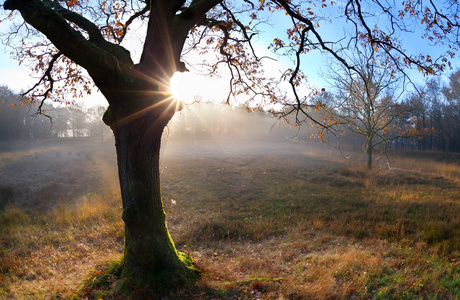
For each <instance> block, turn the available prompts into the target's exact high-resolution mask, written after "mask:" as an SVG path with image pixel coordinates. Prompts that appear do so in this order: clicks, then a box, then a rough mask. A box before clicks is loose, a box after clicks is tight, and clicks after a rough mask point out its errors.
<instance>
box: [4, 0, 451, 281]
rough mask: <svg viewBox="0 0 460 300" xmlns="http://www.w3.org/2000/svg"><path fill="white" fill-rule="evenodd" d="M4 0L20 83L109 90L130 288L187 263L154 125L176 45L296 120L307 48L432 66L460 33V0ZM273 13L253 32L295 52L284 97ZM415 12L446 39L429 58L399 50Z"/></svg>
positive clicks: (34, 96) (177, 66) (340, 58)
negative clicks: (339, 24)
mask: <svg viewBox="0 0 460 300" xmlns="http://www.w3.org/2000/svg"><path fill="white" fill-rule="evenodd" d="M2 6H3V9H4V10H5V11H7V13H8V14H10V15H8V16H5V18H4V19H3V21H7V22H9V24H11V30H10V32H6V33H4V34H2V36H3V40H4V42H5V43H6V44H8V45H10V46H13V47H15V55H16V57H17V58H18V59H19V60H20V62H22V63H31V62H34V64H33V65H32V69H33V70H34V71H36V72H38V73H39V74H40V79H39V80H38V82H37V84H36V85H34V86H33V87H31V89H30V90H28V91H26V94H27V95H28V96H29V97H30V98H31V99H30V100H31V101H38V102H41V103H43V101H44V100H45V99H52V100H55V101H61V102H71V101H69V98H68V96H66V93H68V92H71V93H72V94H73V95H74V96H82V95H83V94H84V93H87V92H89V91H90V90H91V87H92V86H93V84H94V85H95V86H96V87H97V88H98V89H99V90H100V91H101V92H102V94H103V95H104V96H105V98H106V99H107V102H108V104H109V107H108V109H107V111H106V112H105V114H104V118H103V119H104V121H105V123H106V124H107V125H108V126H110V128H111V129H112V131H113V133H114V136H115V147H116V150H117V162H118V170H119V179H120V187H121V195H122V202H123V215H122V218H123V221H124V223H125V250H124V258H123V266H122V275H121V277H122V282H124V283H126V284H128V285H129V286H134V287H138V288H144V287H150V288H155V289H159V288H167V287H173V286H175V285H176V284H178V283H182V282H184V281H186V280H189V279H191V278H193V277H194V274H195V271H193V270H192V269H191V268H190V266H189V264H188V262H189V259H187V258H186V256H185V255H183V254H180V253H178V252H177V251H176V248H175V246H174V243H173V241H172V239H171V237H170V235H169V233H168V229H167V227H166V222H165V214H164V211H163V204H162V200H161V192H160V173H159V154H160V141H161V136H162V133H163V130H164V128H165V126H166V125H167V124H168V122H169V120H170V119H171V118H172V116H173V115H174V113H175V112H176V111H178V110H180V109H181V108H182V105H183V104H182V103H181V102H180V101H178V100H177V99H175V98H174V97H173V95H172V94H171V93H170V91H169V85H170V79H171V77H172V76H173V74H174V73H176V72H184V71H187V67H186V64H185V63H184V61H183V57H182V54H183V53H184V54H185V53H189V52H191V51H195V52H196V53H198V54H201V55H203V58H205V57H208V58H209V59H210V62H209V63H208V67H209V71H210V72H211V73H214V72H215V71H216V70H218V69H219V68H218V67H219V66H225V67H226V68H227V70H228V74H229V77H230V80H229V83H230V86H231V89H230V93H231V94H229V96H228V97H227V99H228V101H230V95H245V96H246V95H247V97H248V99H254V100H257V101H262V100H260V99H266V100H267V102H265V103H269V104H274V103H277V102H279V101H283V103H285V104H286V105H288V106H289V107H290V108H292V109H291V110H286V111H287V112H289V111H291V112H295V113H297V115H296V120H297V121H298V122H302V119H301V117H302V116H303V117H305V118H308V117H309V115H308V111H306V108H307V107H308V103H307V102H308V99H307V98H306V97H304V95H303V92H302V90H301V89H300V90H299V87H301V86H302V85H303V82H304V81H305V76H304V74H303V73H302V69H303V68H308V64H307V65H304V64H303V59H304V58H306V59H307V61H308V52H310V51H321V52H322V53H324V54H325V55H329V56H331V57H333V58H334V59H336V61H337V63H339V64H343V65H344V66H346V68H351V69H353V67H352V66H351V65H350V64H349V63H348V62H347V60H346V59H345V58H344V57H345V56H344V53H346V52H347V51H355V49H358V48H360V47H361V46H362V45H367V44H368V45H371V46H372V49H373V51H374V52H375V51H379V52H380V53H384V54H385V55H386V57H387V58H388V60H389V63H391V64H392V66H393V68H394V69H395V70H399V71H402V70H404V68H405V67H416V68H419V69H420V70H421V72H423V73H425V74H428V73H434V72H437V71H442V70H443V69H445V68H446V67H448V66H449V61H448V60H449V59H450V58H451V56H453V55H454V52H455V50H456V49H457V47H458V45H459V40H458V37H459V35H458V30H459V28H460V26H459V24H458V18H459V17H458V15H457V13H458V9H459V4H458V3H457V2H456V1H452V0H447V1H443V2H442V4H437V3H434V2H432V1H429V2H423V3H422V1H420V0H404V1H402V0H401V1H399V2H397V3H389V2H388V1H380V0H347V1H345V2H344V3H343V2H340V3H338V2H337V3H336V2H334V1H333V0H332V1H329V0H328V1H326V0H289V1H288V0H258V1H252V0H241V1H239V0H132V1H126V0H6V1H3V5H2ZM331 13H333V16H334V17H339V18H341V19H342V20H343V21H346V23H345V22H344V26H348V30H347V31H344V32H346V34H345V33H344V36H340V37H337V36H335V37H334V36H328V32H327V31H323V30H322V29H323V28H328V26H329V28H332V27H333V26H334V25H333V26H331V25H330V21H331V20H330V19H329V18H327V17H326V16H327V15H330V14H331ZM272 15H274V16H276V17H280V18H285V20H286V24H282V25H283V26H280V25H281V24H280V23H278V24H276V25H277V27H276V29H277V30H271V31H270V33H272V35H271V36H268V37H267V38H264V39H261V40H260V41H259V43H261V42H263V41H267V40H268V43H267V45H266V46H270V47H271V48H272V49H273V50H274V51H276V52H278V53H279V54H281V55H287V56H289V57H290V58H292V61H293V62H294V64H293V66H287V68H286V69H287V70H286V72H284V73H283V75H282V79H284V80H286V81H287V82H288V83H289V86H290V89H291V92H290V94H288V95H287V98H281V97H279V96H277V95H276V94H275V90H276V85H277V83H278V81H277V80H275V79H273V80H272V79H269V77H268V76H266V75H265V74H264V73H263V72H262V71H263V63H262V62H263V60H262V57H263V56H262V55H260V54H258V53H257V49H260V48H258V47H255V46H254V41H255V40H256V39H255V37H256V36H257V34H258V32H259V31H258V28H259V26H261V25H264V24H266V23H267V22H270V17H271V16H272ZM382 19H385V20H386V21H385V24H382V26H380V24H379V23H378V22H379V20H382ZM414 23H415V24H419V25H420V26H421V28H420V30H421V31H420V34H421V35H425V36H426V38H427V39H429V40H431V41H432V42H433V43H448V44H449V45H450V47H451V48H450V49H448V50H447V52H446V53H443V54H442V55H441V56H440V57H439V58H437V59H435V58H432V57H431V56H429V55H427V54H426V53H408V52H406V51H405V50H404V48H403V45H402V44H401V42H400V35H401V34H403V33H408V34H409V33H410V32H411V31H412V25H409V24H414ZM139 24H143V25H142V26H141V25H139ZM283 27H284V28H283ZM131 28H141V29H142V31H143V33H144V34H143V37H142V39H143V44H142V45H141V46H139V47H140V48H141V49H139V50H141V55H140V58H139V59H136V61H134V60H133V57H132V56H131V53H130V52H129V51H128V50H127V49H126V48H125V47H124V46H123V42H124V41H125V40H126V39H125V38H127V37H128V36H129V35H130V33H131V32H138V30H130V29H131ZM281 30H283V31H284V32H281ZM332 31H334V32H336V31H337V30H336V29H335V27H334V29H333V30H332ZM268 44H270V45H268ZM212 52H213V53H214V54H211V53H212ZM214 57H215V58H216V59H215V60H213V58H214ZM83 70H85V71H83ZM39 110H40V108H39Z"/></svg>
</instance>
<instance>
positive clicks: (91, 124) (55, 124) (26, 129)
mask: <svg viewBox="0 0 460 300" xmlns="http://www.w3.org/2000/svg"><path fill="white" fill-rule="evenodd" d="M42 110H43V111H44V112H45V114H46V116H45V115H36V112H37V104H33V103H30V102H28V101H27V100H26V99H21V96H20V95H18V94H16V93H14V92H12V91H11V90H10V89H9V88H8V87H6V86H0V141H8V140H17V139H43V138H63V137H99V138H103V137H104V136H107V135H111V132H110V130H109V129H108V127H107V126H106V125H105V124H104V123H103V122H102V115H103V114H104V111H105V108H104V107H102V106H99V107H91V108H88V109H85V108H83V107H82V106H81V105H77V104H76V105H72V106H57V107H55V106H53V105H49V104H44V106H43V107H42Z"/></svg>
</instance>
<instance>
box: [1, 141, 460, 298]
mask: <svg viewBox="0 0 460 300" xmlns="http://www.w3.org/2000/svg"><path fill="white" fill-rule="evenodd" d="M181 146H184V145H181ZM168 147H169V146H168ZM302 147H303V146H302ZM302 147H300V146H299V145H289V147H288V150H280V152H279V153H278V152H273V151H269V152H264V151H263V150H261V151H260V153H253V154H246V155H245V156H243V157H239V156H236V155H235V154H227V155H226V156H219V155H216V154H209V153H210V152H209V153H208V154H203V153H198V154H196V155H192V156H191V155H189V154H184V153H187V150H185V151H184V152H182V154H177V153H181V152H180V151H179V152H177V151H176V152H172V153H175V154H174V155H173V154H168V153H166V154H165V156H164V158H163V161H162V166H161V175H162V192H163V200H164V203H165V209H166V213H167V221H168V228H169V229H170V231H171V235H172V237H173V239H174V241H175V243H176V246H177V247H178V248H179V250H180V251H183V252H187V253H190V254H191V256H192V257H193V258H194V260H195V262H196V264H197V265H198V267H200V268H201V269H202V270H203V276H202V279H201V280H200V282H198V284H197V286H196V287H194V288H186V289H179V290H177V291H176V292H175V293H172V294H170V295H168V296H169V297H170V299H211V298H217V299H229V298H238V297H239V298H244V297H247V298H249V299H256V298H261V299H282V298H284V299H331V298H332V299H350V298H358V299H369V298H374V297H377V298H378V299H419V298H421V299H458V297H459V295H460V289H459V286H460V275H459V274H460V266H459V259H460V240H459V238H460V217H459V215H460V207H459V206H460V189H459V178H460V175H459V174H460V166H459V164H458V161H456V158H455V156H450V157H447V158H446V159H441V160H440V159H439V158H437V157H436V155H435V154H428V156H424V155H423V154H417V155H406V153H402V154H399V153H394V154H393V155H392V167H393V166H394V169H393V170H388V169H384V168H381V169H379V168H376V170H374V171H371V172H369V171H366V170H365V165H364V164H363V167H361V166H360V165H357V164H356V163H355V162H352V161H346V160H344V159H343V158H340V157H339V156H336V155H334V154H333V153H332V152H331V153H329V156H324V155H320V154H321V153H322V154H323V153H325V151H323V150H321V151H319V152H314V151H312V150H309V151H303V150H302V149H303V148H302ZM178 149H180V148H178ZM306 152H308V155H307V154H306ZM114 161H115V160H114V156H113V154H111V155H110V156H107V151H100V152H98V151H95V154H94V155H93V156H92V158H91V165H92V169H91V172H93V175H91V174H89V175H88V176H94V174H97V178H99V183H98V185H97V187H95V188H94V189H93V190H92V191H91V192H88V193H83V194H80V195H78V196H76V197H75V199H62V201H50V203H52V204H53V205H52V206H50V207H49V209H48V210H43V209H41V210H33V209H30V208H26V207H24V206H15V205H14V202H13V203H9V204H8V205H7V206H6V207H5V208H4V210H3V212H2V213H1V216H0V240H1V249H0V251H1V252H0V299H2V298H5V299H8V298H17V299H49V298H51V297H62V298H64V299H67V298H70V297H71V296H72V294H73V293H74V291H76V290H77V289H78V288H79V287H80V286H81V284H82V283H83V282H86V286H85V288H84V289H83V290H82V291H84V294H82V293H81V294H80V295H82V298H84V297H89V298H88V299H91V297H94V298H96V299H97V298H98V297H102V298H104V299H118V298H119V297H117V296H116V295H112V294H111V293H110V288H108V287H107V286H105V287H104V289H103V290H101V289H99V288H97V287H96V286H97V285H96V284H94V285H92V284H90V283H93V282H94V283H96V282H98V281H99V280H108V279H107V278H108V276H109V274H108V273H105V272H106V271H104V267H103V266H105V265H107V264H110V262H112V261H119V259H120V256H121V254H122V245H123V223H122V221H121V207H120V205H121V200H120V196H119V191H118V181H117V177H116V169H115V163H114ZM79 167H81V166H79ZM68 171H69V172H70V173H69V174H71V173H72V172H71V171H72V170H71V169H69V170H68ZM69 176H70V175H69ZM46 195H49V196H50V197H54V196H53V195H55V194H53V193H50V194H46ZM64 200H65V201H64ZM70 200H72V201H70ZM110 280H112V279H110ZM110 280H109V281H110ZM90 281H91V282H90ZM83 296H84V297H83Z"/></svg>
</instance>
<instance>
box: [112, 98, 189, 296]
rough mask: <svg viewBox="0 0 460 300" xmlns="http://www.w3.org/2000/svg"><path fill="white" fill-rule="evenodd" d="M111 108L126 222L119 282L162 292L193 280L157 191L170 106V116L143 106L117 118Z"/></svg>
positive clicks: (117, 110) (118, 110)
mask: <svg viewBox="0 0 460 300" xmlns="http://www.w3.org/2000/svg"><path fill="white" fill-rule="evenodd" d="M140 102H142V100H140ZM152 102H153V103H156V101H152ZM164 102H165V103H166V102H171V100H169V101H164ZM152 107H154V105H152ZM110 109H111V113H115V115H118V117H116V118H115V120H117V121H116V122H115V123H112V124H110V125H111V128H112V130H113V132H114V135H115V146H116V150H117V162H118V172H119V180H120V187H121V196H122V201H123V216H122V217H123V221H124V223H125V251H124V260H123V266H122V275H121V277H122V284H124V285H128V286H129V288H130V289H132V288H136V289H145V288H147V289H152V290H156V291H158V290H161V289H164V290H167V289H168V288H171V287H174V286H176V285H177V284H182V283H185V282H187V281H189V280H190V279H192V278H194V277H197V272H196V271H194V269H193V267H192V266H191V264H190V262H191V261H190V260H189V259H188V258H187V257H186V256H185V255H183V254H181V253H178V252H177V250H176V248H175V246H174V242H173V241H172V239H171V237H170V235H169V232H168V229H167V226H166V221H165V213H164V210H163V203H162V198H161V191H160V172H159V162H160V145H161V136H162V133H163V130H164V128H165V126H166V124H167V123H168V121H169V119H170V118H171V117H172V115H173V114H174V111H175V107H171V109H170V110H171V112H170V113H165V109H161V108H160V109H152V108H150V107H145V108H143V109H142V110H140V111H137V112H135V113H132V114H131V115H128V116H126V115H124V116H123V117H122V118H120V117H119V116H120V114H119V112H120V111H121V107H116V106H115V107H114V106H113V105H112V106H111V108H110ZM117 112H118V113H117ZM166 112H167V110H166ZM106 119H107V117H106ZM187 263H188V265H187Z"/></svg>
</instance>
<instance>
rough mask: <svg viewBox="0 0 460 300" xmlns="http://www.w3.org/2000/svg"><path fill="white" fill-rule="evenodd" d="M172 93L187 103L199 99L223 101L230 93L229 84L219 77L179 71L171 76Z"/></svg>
mask: <svg viewBox="0 0 460 300" xmlns="http://www.w3.org/2000/svg"><path fill="white" fill-rule="evenodd" d="M171 93H172V94H173V95H174V97H176V98H177V99H179V100H182V101H184V102H185V103H186V104H191V103H195V102H198V101H204V102H207V101H217V102H222V101H223V100H224V99H225V97H226V95H227V93H228V86H227V85H225V83H223V81H222V80H219V79H214V78H208V77H206V76H203V75H199V74H194V73H191V72H186V73H179V72H177V73H176V74H174V76H173V77H172V78H171Z"/></svg>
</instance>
